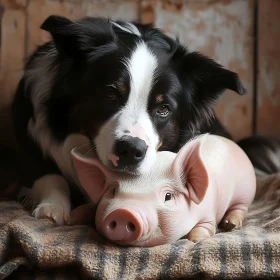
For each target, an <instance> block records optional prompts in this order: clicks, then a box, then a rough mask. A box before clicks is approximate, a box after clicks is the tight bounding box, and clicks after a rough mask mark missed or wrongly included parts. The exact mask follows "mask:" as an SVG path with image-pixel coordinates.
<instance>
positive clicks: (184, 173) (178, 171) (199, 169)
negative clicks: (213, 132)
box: [172, 135, 209, 204]
mask: <svg viewBox="0 0 280 280" xmlns="http://www.w3.org/2000/svg"><path fill="white" fill-rule="evenodd" d="M206 137H207V135H204V136H201V137H198V138H196V139H194V140H191V141H190V142H188V143H187V144H185V145H184V146H183V147H182V148H181V150H180V151H179V152H178V154H177V156H176V158H175V160H174V162H173V166H172V168H173V172H174V174H175V176H176V178H177V179H178V180H182V181H184V183H185V189H184V192H185V194H186V195H187V196H188V197H189V198H190V199H191V200H192V201H193V202H194V203H196V204H200V203H201V201H202V200H203V198H204V196H205V194H206V191H207V188H208V183H209V178H208V172H207V170H206V167H205V165H204V162H203V159H202V157H201V146H202V145H203V141H204V139H205V138H206ZM201 138H202V139H201ZM203 138H204V139H203Z"/></svg>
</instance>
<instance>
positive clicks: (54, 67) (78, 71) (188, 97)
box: [13, 16, 245, 186]
mask: <svg viewBox="0 0 280 280" xmlns="http://www.w3.org/2000/svg"><path fill="white" fill-rule="evenodd" d="M116 23H117V24H118V25H119V26H127V25H126V23H123V22H116ZM134 26H135V27H136V28H137V29H138V31H139V32H140V33H141V37H139V36H137V35H135V34H133V32H126V31H125V30H123V29H121V28H119V27H118V26H116V25H115V24H113V23H112V22H111V21H109V20H106V19H102V18H85V19H82V20H79V21H76V22H73V21H70V20H68V19H66V18H63V17H59V16H51V17H49V18H48V19H47V20H46V21H45V22H44V23H43V25H42V29H44V30H47V31H49V32H50V33H51V35H52V37H53V41H52V42H49V43H46V44H44V45H42V46H39V47H38V48H37V50H36V51H35V52H34V54H33V55H32V56H31V57H30V59H29V61H28V63H27V65H26V67H25V74H24V76H23V78H22V79H21V81H20V83H19V86H18V89H17V92H16V96H15V100H14V104H13V117H14V124H15V131H16V136H17V140H18V144H19V147H20V149H21V151H22V156H21V159H22V162H23V163H24V165H25V166H28V168H27V169H26V170H25V171H24V172H23V174H22V175H23V177H24V180H23V184H24V185H26V186H32V184H33V183H34V180H36V179H38V178H39V177H42V176H43V175H46V174H50V173H58V174H61V170H60V168H59V167H58V165H57V162H56V160H55V159H54V158H53V157H52V155H51V153H50V152H49V151H48V150H45V151H44V152H43V148H42V145H41V144H40V141H39V142H38V141H37V140H36V139H35V138H36V137H35V136H34V135H39V134H40V133H41V132H42V130H40V129H47V130H48V131H47V133H46V134H45V135H46V136H45V137H49V138H50V139H52V141H53V142H52V143H56V144H57V145H62V144H63V143H64V141H65V139H66V138H67V137H68V136H69V135H70V134H71V133H80V134H83V135H85V136H87V137H88V138H89V139H90V140H91V143H92V145H93V146H94V145H95V136H96V135H98V133H99V131H100V128H101V127H102V125H103V124H104V123H105V122H106V121H108V120H110V118H112V116H113V115H114V114H116V113H117V112H118V111H119V110H120V109H121V108H123V106H125V104H126V102H127V100H128V98H129V93H130V75H129V73H128V71H126V69H125V64H124V63H122V60H123V59H124V58H129V57H131V55H132V52H133V50H134V49H135V47H136V45H137V44H139V42H141V41H143V42H144V43H145V44H146V45H147V46H148V48H149V49H150V50H151V51H152V53H153V55H154V56H155V57H156V58H157V61H158V62H159V63H158V67H157V71H158V73H160V74H159V75H158V78H157V82H156V83H155V84H154V86H153V88H152V90H151V92H150V94H149V102H148V104H147V106H148V112H149V115H150V119H151V121H152V123H153V125H154V127H155V128H156V133H157V134H158V136H159V139H161V140H162V141H163V144H162V146H161V148H160V149H161V150H168V151H174V152H177V151H178V149H179V148H180V147H181V146H182V145H184V144H185V143H186V141H187V140H189V139H190V138H191V137H193V136H194V135H195V134H197V133H205V132H212V133H214V134H219V135H222V136H226V137H228V138H230V135H229V134H228V132H227V131H226V130H225V129H224V128H223V127H222V126H221V124H220V123H219V122H218V121H217V120H215V118H214V117H213V116H214V115H213V114H212V105H213V104H214V102H215V101H216V100H218V98H219V96H220V95H221V94H222V92H223V91H224V90H225V89H231V90H233V91H235V92H237V93H238V94H240V95H242V94H244V93H245V89H244V88H243V86H242V84H241V81H240V80H239V78H238V75H237V74H236V73H233V72H231V71H229V70H226V69H224V68H223V67H222V66H220V65H219V64H217V63H216V62H214V61H213V60H211V59H209V58H207V57H205V56H203V55H201V54H199V53H196V52H192V53H191V52H189V51H188V50H187V48H185V47H184V46H183V45H181V44H180V43H179V42H178V41H175V40H173V39H171V38H169V37H167V36H166V35H164V34H163V33H162V32H161V31H160V30H158V29H154V28H153V27H152V26H150V25H141V24H134ZM130 27H131V26H130ZM43 64H46V66H45V70H44V71H42V65H43ZM40 71H42V73H39V72H40ZM39 79H42V81H41V82H38V80H39ZM36 83H37V84H36ZM112 83H116V84H118V85H120V88H121V90H118V89H116V90H113V92H111V90H112V89H110V91H109V92H108V89H107V88H106V85H108V84H112ZM40 86H41V88H40ZM43 87H46V88H43ZM43 91H44V92H43ZM42 92H43V93H42ZM38 94H40V95H41V99H40V100H36V98H35V96H36V95H38ZM158 94H160V95H162V97H163V101H162V102H161V104H157V103H156V102H155V98H156V96H157V95H158ZM166 104H168V110H169V112H168V116H167V117H162V116H161V115H160V114H159V113H158V112H160V113H161V111H160V110H159V106H162V105H166ZM35 107H36V108H35ZM40 111H41V112H43V115H39V112H40ZM42 117H43V118H44V120H43V122H44V124H43V126H41V127H40V129H38V130H37V131H36V132H35V133H34V134H32V135H31V133H30V132H29V129H28V125H29V123H30V122H33V124H36V123H38V122H40V121H41V122H42V119H40V118H42ZM45 140H46V139H45ZM27 162H28V164H29V165H28V164H27ZM30 164H32V168H31V167H30ZM66 177H67V176H66ZM67 179H68V181H70V183H74V182H73V181H72V182H71V179H70V178H67Z"/></svg>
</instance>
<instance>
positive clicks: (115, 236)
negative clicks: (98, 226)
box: [103, 209, 143, 242]
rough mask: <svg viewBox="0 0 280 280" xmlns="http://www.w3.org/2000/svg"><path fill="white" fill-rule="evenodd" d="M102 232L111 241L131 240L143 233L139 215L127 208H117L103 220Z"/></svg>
mask: <svg viewBox="0 0 280 280" xmlns="http://www.w3.org/2000/svg"><path fill="white" fill-rule="evenodd" d="M103 225H104V233H105V235H106V237H107V238H108V239H110V240H112V241H129V242H133V241H136V240H137V239H139V238H140V236H141V235H142V233H143V221H142V220H141V217H140V216H139V217H138V215H137V214H136V213H133V212H132V211H129V210H127V209H117V210H114V211H113V212H112V213H110V214H109V215H108V216H107V217H106V218H105V220H104V224H103Z"/></svg>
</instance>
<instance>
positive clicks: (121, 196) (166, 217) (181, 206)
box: [72, 137, 208, 246]
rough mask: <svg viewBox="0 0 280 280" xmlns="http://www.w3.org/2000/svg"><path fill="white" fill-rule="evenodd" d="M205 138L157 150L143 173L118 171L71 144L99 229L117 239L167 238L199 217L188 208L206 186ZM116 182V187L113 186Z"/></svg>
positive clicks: (155, 241) (145, 241)
mask: <svg viewBox="0 0 280 280" xmlns="http://www.w3.org/2000/svg"><path fill="white" fill-rule="evenodd" d="M203 140H204V138H203V137H199V138H196V139H194V140H192V141H190V142H188V143H187V144H186V145H185V146H184V147H183V148H182V149H181V150H180V151H179V153H178V154H174V153H171V152H166V151H164V152H158V153H157V160H156V163H155V165H154V166H153V168H152V169H151V170H150V171H149V172H147V173H146V174H142V175H141V176H127V175H124V174H116V173H115V172H111V171H109V170H107V169H106V167H104V166H103V165H102V164H101V163H100V162H99V161H98V160H96V159H94V158H88V157H87V156H83V155H82V154H79V153H77V152H75V150H74V151H73V152H72V155H73V159H74V165H75V168H76V171H77V174H78V178H79V180H80V183H81V185H82V187H83V188H84V190H85V191H86V192H87V194H88V195H89V197H90V198H91V200H92V201H93V202H94V203H95V204H98V206H97V211H96V216H95V223H96V228H97V230H98V232H100V233H101V234H102V235H104V236H106V237H107V238H108V239H110V240H111V241H113V242H115V243H117V244H120V245H133V246H155V245H161V244H166V243H170V242H174V241H176V240H178V239H180V238H181V237H183V236H185V235H186V234H188V232H189V231H190V230H191V229H192V228H193V227H194V226H195V224H196V222H197V221H196V220H195V219H194V218H193V217H194V215H193V214H192V213H191V211H192V209H193V208H195V207H197V204H200V202H201V201H202V200H203V198H204V196H205V194H206V191H207V188H208V174H207V171H206V168H205V165H204V161H203V157H202V152H203ZM114 182H118V186H117V187H114V186H111V185H112V184H114ZM193 206H195V207H193Z"/></svg>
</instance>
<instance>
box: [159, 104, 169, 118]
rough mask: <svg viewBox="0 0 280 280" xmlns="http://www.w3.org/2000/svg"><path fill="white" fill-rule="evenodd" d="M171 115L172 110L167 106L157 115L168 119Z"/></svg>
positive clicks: (163, 106) (161, 108) (162, 107)
mask: <svg viewBox="0 0 280 280" xmlns="http://www.w3.org/2000/svg"><path fill="white" fill-rule="evenodd" d="M169 113H170V109H169V107H168V106H167V105H162V106H160V108H159V109H158V111H157V114H158V115H160V116H161V117H166V116H168V115H169Z"/></svg>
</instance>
